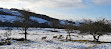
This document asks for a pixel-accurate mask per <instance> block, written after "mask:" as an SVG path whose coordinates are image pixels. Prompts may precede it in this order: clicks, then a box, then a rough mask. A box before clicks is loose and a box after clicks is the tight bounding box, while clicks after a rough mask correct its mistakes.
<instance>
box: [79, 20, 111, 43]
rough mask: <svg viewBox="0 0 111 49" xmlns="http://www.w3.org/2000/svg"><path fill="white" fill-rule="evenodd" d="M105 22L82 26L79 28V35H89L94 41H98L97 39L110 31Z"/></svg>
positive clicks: (100, 21)
mask: <svg viewBox="0 0 111 49" xmlns="http://www.w3.org/2000/svg"><path fill="white" fill-rule="evenodd" d="M106 22H107V20H105V19H102V20H98V21H95V22H93V23H90V24H83V25H81V26H80V31H81V33H85V34H90V35H92V36H93V38H94V41H97V42H98V41H99V37H100V36H103V35H105V34H108V33H109V32H110V31H111V30H110V29H111V28H110V25H109V24H106Z"/></svg>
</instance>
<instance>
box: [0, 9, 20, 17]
mask: <svg viewBox="0 0 111 49" xmlns="http://www.w3.org/2000/svg"><path fill="white" fill-rule="evenodd" d="M0 11H1V12H5V13H9V14H12V15H16V16H22V14H21V13H19V12H18V11H12V10H9V9H0Z"/></svg>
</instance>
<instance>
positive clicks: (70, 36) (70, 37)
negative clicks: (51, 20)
mask: <svg viewBox="0 0 111 49" xmlns="http://www.w3.org/2000/svg"><path fill="white" fill-rule="evenodd" d="M69 40H70V41H71V35H70V33H69Z"/></svg>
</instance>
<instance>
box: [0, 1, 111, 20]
mask: <svg viewBox="0 0 111 49" xmlns="http://www.w3.org/2000/svg"><path fill="white" fill-rule="evenodd" d="M0 7H3V8H19V9H22V8H25V9H30V10H31V11H33V12H36V13H40V14H45V15H48V16H50V17H53V18H58V19H72V20H78V19H82V18H89V19H97V18H100V17H101V18H106V19H111V0H0Z"/></svg>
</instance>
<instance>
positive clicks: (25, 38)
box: [25, 28, 27, 40]
mask: <svg viewBox="0 0 111 49" xmlns="http://www.w3.org/2000/svg"><path fill="white" fill-rule="evenodd" d="M25 40H27V29H26V28H25Z"/></svg>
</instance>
